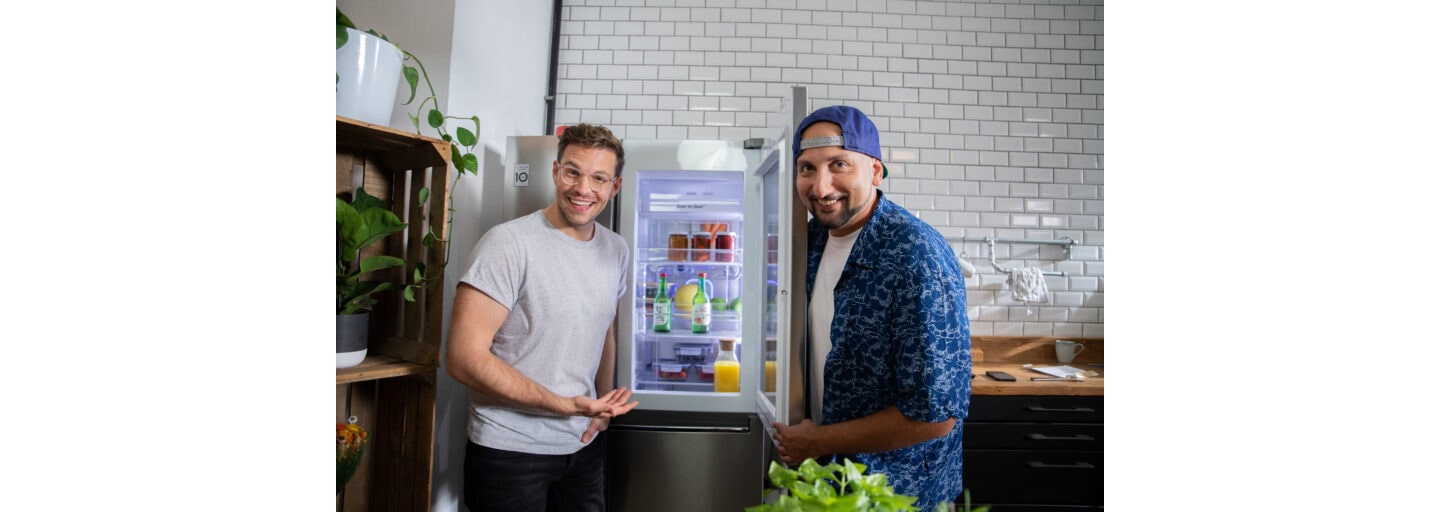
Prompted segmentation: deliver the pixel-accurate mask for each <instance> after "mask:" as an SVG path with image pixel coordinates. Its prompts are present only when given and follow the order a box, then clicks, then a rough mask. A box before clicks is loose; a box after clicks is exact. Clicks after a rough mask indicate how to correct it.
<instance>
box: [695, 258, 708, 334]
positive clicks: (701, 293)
mask: <svg viewBox="0 0 1440 512" xmlns="http://www.w3.org/2000/svg"><path fill="white" fill-rule="evenodd" d="M690 310H691V313H692V314H693V315H694V316H693V317H692V318H691V319H690V332H692V333H696V334H700V333H707V332H710V295H709V294H707V293H705V273H704V272H701V273H700V282H699V283H698V284H696V285H695V298H694V299H691V300H690Z"/></svg>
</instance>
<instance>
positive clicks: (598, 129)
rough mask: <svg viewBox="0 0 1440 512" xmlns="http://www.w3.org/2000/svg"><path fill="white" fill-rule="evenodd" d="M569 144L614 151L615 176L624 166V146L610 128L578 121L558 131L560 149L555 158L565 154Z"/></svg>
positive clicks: (618, 174)
mask: <svg viewBox="0 0 1440 512" xmlns="http://www.w3.org/2000/svg"><path fill="white" fill-rule="evenodd" d="M571 144H575V145H578V146H581V147H587V148H600V149H608V150H610V151H611V152H612V153H615V176H617V177H618V176H620V170H621V169H624V168H625V148H624V147H623V146H621V145H620V139H617V138H615V134H614V133H610V129H609V128H606V127H604V126H600V125H598V124H585V123H580V124H577V125H574V126H571V127H568V128H565V131H563V132H560V151H559V152H558V153H556V158H557V159H558V158H559V157H560V156H564V155H565V148H566V147H569V146H570V145H571Z"/></svg>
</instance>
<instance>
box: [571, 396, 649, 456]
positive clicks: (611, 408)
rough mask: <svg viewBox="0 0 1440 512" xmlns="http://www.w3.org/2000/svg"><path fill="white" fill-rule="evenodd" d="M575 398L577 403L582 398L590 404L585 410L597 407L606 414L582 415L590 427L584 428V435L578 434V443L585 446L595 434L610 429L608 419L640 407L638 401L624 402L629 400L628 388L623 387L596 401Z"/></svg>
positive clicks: (586, 398) (579, 397)
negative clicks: (588, 417)
mask: <svg viewBox="0 0 1440 512" xmlns="http://www.w3.org/2000/svg"><path fill="white" fill-rule="evenodd" d="M575 398H576V399H577V401H578V400H579V399H582V398H583V399H585V400H587V401H588V402H590V403H589V404H588V406H589V407H590V408H591V409H587V410H593V409H594V407H596V406H597V405H599V406H604V407H605V408H606V409H605V411H606V412H603V413H600V414H598V415H597V414H584V415H583V416H590V425H589V426H587V427H585V433H583V434H580V442H581V443H585V444H590V441H591V440H592V439H595V436H596V435H597V434H599V433H601V432H604V431H605V429H607V428H610V418H613V417H616V416H619V415H621V414H625V413H627V412H630V410H631V409H634V408H635V406H637V405H640V402H638V401H636V402H630V403H626V402H625V401H626V400H629V399H630V388H627V387H623V386H622V387H621V388H619V389H615V390H611V391H610V392H609V393H605V394H604V395H601V396H600V398H599V399H596V400H591V399H590V398H588V397H581V396H577V397H575ZM577 404H578V402H577Z"/></svg>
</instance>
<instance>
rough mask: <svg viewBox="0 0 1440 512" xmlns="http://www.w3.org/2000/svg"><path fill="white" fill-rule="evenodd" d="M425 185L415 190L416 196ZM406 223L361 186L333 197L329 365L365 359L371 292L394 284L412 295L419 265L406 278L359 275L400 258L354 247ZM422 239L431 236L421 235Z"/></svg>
mask: <svg viewBox="0 0 1440 512" xmlns="http://www.w3.org/2000/svg"><path fill="white" fill-rule="evenodd" d="M428 195H429V190H421V191H420V196H421V198H422V199H421V201H422V202H424V201H425V197H426V196H428ZM406 226H407V224H406V223H404V222H401V221H400V217H399V216H397V215H395V213H394V212H391V211H390V209H389V208H387V207H386V204H385V201H383V200H381V199H379V198H376V197H374V196H371V195H370V194H367V193H366V192H365V189H364V188H359V189H356V190H355V199H354V201H353V202H350V203H347V202H345V200H344V199H341V198H339V197H336V198H335V231H336V247H335V250H336V261H335V358H336V359H335V366H336V368H348V367H351V366H355V365H358V364H360V362H361V361H364V360H365V353H366V351H367V350H368V348H367V346H368V343H367V342H368V340H367V333H368V332H369V324H370V310H371V308H373V307H374V306H375V304H377V303H379V299H377V298H376V297H375V294H377V293H379V292H383V291H386V290H392V289H397V288H398V289H400V290H401V296H402V297H404V298H405V300H406V301H410V302H414V301H415V289H417V288H421V287H423V286H424V283H425V280H426V279H425V265H424V264H423V263H421V264H417V265H416V268H415V271H414V274H413V276H412V277H411V281H412V282H411V284H405V282H404V279H403V278H402V279H401V281H400V282H398V283H397V282H393V281H386V280H378V279H364V278H369V277H373V274H374V273H375V272H378V271H381V270H385V269H388V268H393V267H403V266H404V265H405V260H403V259H401V258H397V257H395V256H390V255H386V254H372V255H370V256H365V257H363V258H362V257H360V253H361V252H362V251H364V250H365V249H366V248H368V247H370V246H372V245H374V244H375V243H376V242H379V241H380V240H382V239H384V238H385V237H387V236H390V235H392V234H395V233H399V232H400V231H403V230H404V229H405V227H406ZM425 242H426V244H425V245H430V243H431V237H430V236H426V240H425Z"/></svg>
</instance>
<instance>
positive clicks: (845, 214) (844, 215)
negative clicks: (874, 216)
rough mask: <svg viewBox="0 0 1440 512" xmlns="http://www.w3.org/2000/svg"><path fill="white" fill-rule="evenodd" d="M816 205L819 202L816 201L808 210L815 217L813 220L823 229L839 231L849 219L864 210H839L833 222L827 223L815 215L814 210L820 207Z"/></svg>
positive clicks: (859, 207)
mask: <svg viewBox="0 0 1440 512" xmlns="http://www.w3.org/2000/svg"><path fill="white" fill-rule="evenodd" d="M818 203H819V201H816V204H815V205H814V206H812V207H811V208H810V215H811V216H812V217H815V220H816V221H819V222H820V225H821V226H822V227H824V228H825V229H840V227H841V226H844V225H845V224H846V223H848V222H850V220H851V219H854V218H855V216H856V215H859V214H860V210H861V209H862V208H864V207H863V206H857V207H854V208H851V209H849V210H841V211H840V214H839V215H836V216H835V220H828V221H827V220H825V219H823V218H821V217H820V216H819V215H816V214H815V210H816V209H817V208H819V206H820V205H819V204H818Z"/></svg>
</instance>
